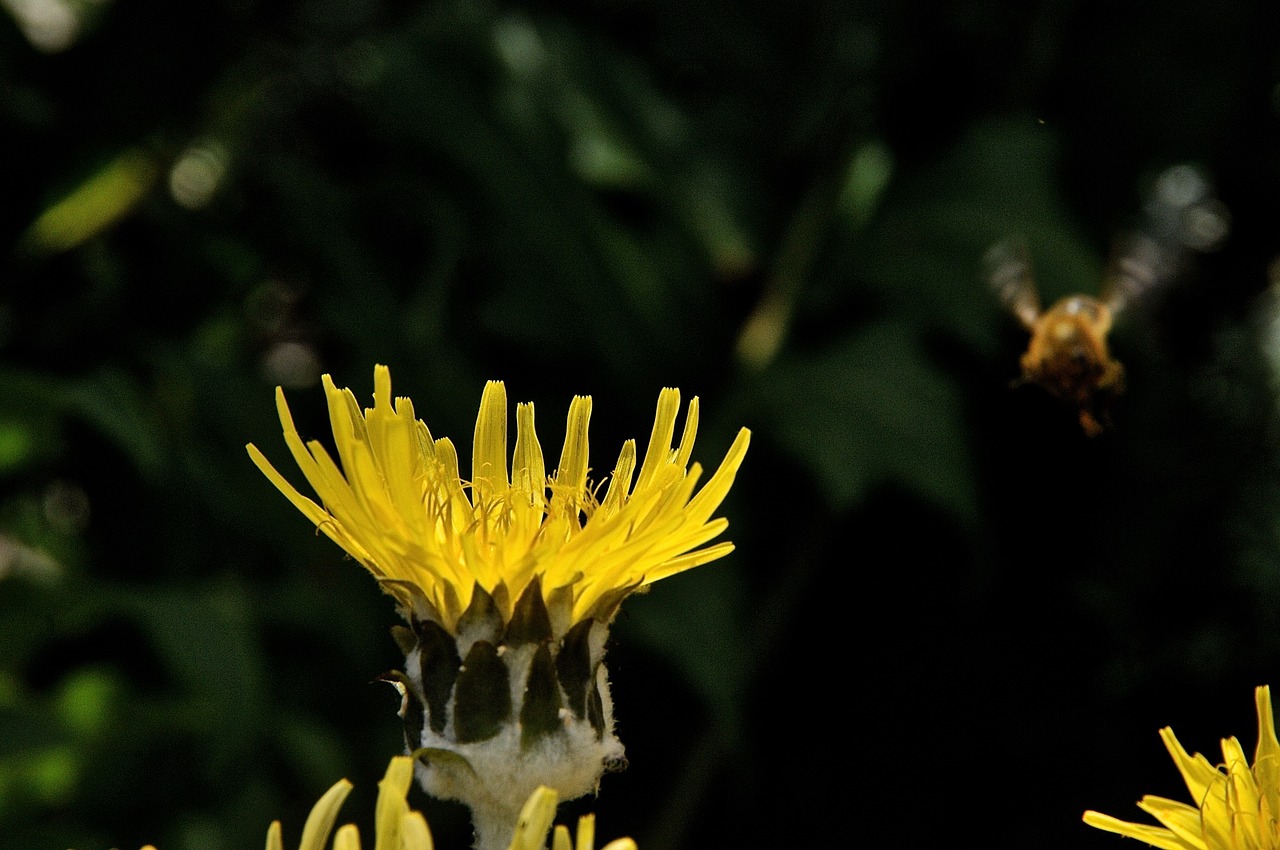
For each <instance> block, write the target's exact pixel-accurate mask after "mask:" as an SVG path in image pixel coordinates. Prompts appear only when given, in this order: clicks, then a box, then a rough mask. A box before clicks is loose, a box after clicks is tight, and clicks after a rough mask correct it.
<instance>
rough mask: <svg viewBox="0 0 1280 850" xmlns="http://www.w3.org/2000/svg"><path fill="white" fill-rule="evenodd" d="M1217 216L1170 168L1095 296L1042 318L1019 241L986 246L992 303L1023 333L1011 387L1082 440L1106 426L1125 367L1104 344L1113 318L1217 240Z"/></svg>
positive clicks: (1222, 227)
mask: <svg viewBox="0 0 1280 850" xmlns="http://www.w3.org/2000/svg"><path fill="white" fill-rule="evenodd" d="M1228 229H1229V219H1228V217H1227V213H1226V209H1225V207H1223V206H1222V204H1221V203H1220V202H1219V201H1218V200H1217V199H1216V198H1214V197H1213V193H1212V189H1211V187H1210V185H1209V182H1208V181H1207V180H1206V179H1205V178H1204V177H1203V176H1202V175H1201V174H1200V172H1198V171H1197V170H1195V169H1194V168H1192V167H1191V166H1187V165H1176V166H1173V167H1172V168H1170V169H1168V170H1167V171H1165V172H1164V173H1162V174H1161V175H1160V177H1159V178H1157V180H1156V182H1155V185H1154V186H1153V188H1152V191H1151V193H1150V195H1149V197H1148V198H1147V202H1146V204H1145V205H1144V227H1143V229H1142V230H1140V231H1139V232H1138V233H1137V234H1135V235H1132V236H1130V237H1128V238H1127V239H1124V240H1123V241H1121V242H1120V244H1119V245H1118V246H1117V248H1116V250H1115V251H1114V252H1113V254H1112V259H1111V262H1110V263H1109V264H1108V268H1107V273H1106V276H1105V277H1104V279H1103V284H1102V289H1101V292H1100V294H1099V295H1098V296H1097V297H1094V296H1091V295H1069V296H1067V297H1066V298H1062V299H1061V300H1059V301H1057V302H1056V303H1054V304H1053V305H1052V306H1050V307H1049V309H1047V310H1046V309H1043V308H1042V307H1041V303H1040V294H1039V291H1038V289H1037V287H1036V282H1035V277H1034V275H1033V272H1032V267H1031V259H1030V254H1029V253H1028V250H1027V247H1026V244H1025V243H1024V242H1023V241H1022V240H1020V239H1013V240H1007V241H1004V242H1000V243H998V244H996V245H995V246H993V247H992V248H991V249H990V250H989V251H988V252H987V254H986V256H985V257H984V259H983V262H984V265H985V267H986V273H987V280H988V282H989V283H990V285H991V287H992V289H994V291H995V293H996V296H997V297H998V298H999V300H1000V303H1001V304H1003V305H1004V306H1005V308H1006V309H1008V310H1009V311H1010V312H1012V313H1013V315H1014V316H1016V317H1017V319H1018V321H1019V322H1021V323H1022V326H1023V327H1024V328H1026V329H1027V331H1028V332H1029V333H1030V334H1031V338H1030V340H1029V342H1028V344H1027V350H1026V352H1025V353H1024V354H1023V355H1022V359H1021V366H1022V375H1021V377H1020V378H1019V379H1018V380H1017V381H1015V385H1018V384H1027V383H1029V384H1036V385H1038V386H1040V387H1042V388H1043V389H1045V390H1047V391H1048V392H1049V393H1050V394H1052V395H1053V396H1055V397H1056V398H1059V399H1061V400H1062V401H1063V402H1066V403H1067V404H1069V405H1070V406H1071V407H1072V408H1074V409H1075V410H1076V412H1077V415H1078V417H1079V419H1080V426H1081V427H1082V428H1083V429H1084V432H1085V434H1087V435H1089V436H1090V437H1094V436H1097V435H1098V434H1101V433H1102V432H1103V431H1104V430H1106V429H1107V428H1108V427H1110V425H1111V406H1112V404H1113V402H1114V401H1115V399H1116V398H1117V397H1118V396H1119V395H1120V394H1121V393H1122V392H1123V391H1124V366H1122V365H1121V364H1120V362H1119V361H1117V360H1116V359H1115V358H1113V357H1112V356H1111V352H1110V349H1109V348H1108V346H1107V336H1108V334H1109V333H1110V331H1111V327H1112V324H1113V323H1114V322H1115V320H1116V317H1117V316H1119V315H1121V314H1122V313H1123V312H1124V311H1125V310H1127V309H1129V308H1130V307H1132V306H1133V305H1134V304H1135V303H1138V302H1139V301H1140V300H1141V299H1142V298H1143V297H1144V296H1146V295H1147V294H1148V293H1150V292H1151V291H1152V290H1154V289H1156V288H1158V287H1161V286H1164V285H1166V284H1167V283H1169V282H1170V281H1171V280H1173V279H1174V278H1175V277H1176V276H1177V274H1178V273H1179V272H1180V271H1181V270H1182V268H1183V267H1184V266H1185V264H1186V261H1187V258H1188V257H1189V255H1190V253H1191V252H1194V251H1208V250H1212V249H1213V248H1216V247H1217V246H1218V245H1219V244H1221V242H1222V240H1223V239H1225V238H1226V234H1227V230H1228Z"/></svg>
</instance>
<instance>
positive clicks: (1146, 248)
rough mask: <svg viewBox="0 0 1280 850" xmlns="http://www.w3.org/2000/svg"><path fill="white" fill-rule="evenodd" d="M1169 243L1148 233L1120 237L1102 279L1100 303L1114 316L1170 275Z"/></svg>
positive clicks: (1171, 267)
mask: <svg viewBox="0 0 1280 850" xmlns="http://www.w3.org/2000/svg"><path fill="white" fill-rule="evenodd" d="M1172 260H1173V257H1172V255H1171V253H1170V251H1169V250H1168V246H1167V245H1166V244H1165V243H1163V242H1162V241H1161V240H1158V239H1155V238H1153V237H1151V236H1149V235H1147V234H1136V235H1132V236H1128V237H1125V238H1124V239H1121V240H1120V241H1119V242H1118V243H1117V245H1116V248H1115V250H1114V251H1113V252H1112V254H1111V260H1110V262H1108V263H1107V271H1106V276H1105V277H1104V278H1103V279H1102V302H1103V303H1104V304H1106V305H1107V307H1108V308H1109V309H1110V310H1111V314H1112V315H1113V316H1114V315H1116V314H1118V313H1119V312H1120V311H1121V310H1124V309H1126V308H1127V307H1128V306H1129V305H1131V304H1133V303H1134V302H1135V301H1138V300H1139V299H1141V298H1142V297H1143V296H1144V295H1146V294H1147V293H1148V292H1150V291H1151V290H1153V289H1155V288H1156V287H1158V286H1160V285H1162V284H1163V283H1164V282H1165V281H1167V280H1169V279H1170V278H1171V277H1172V276H1173V266H1172Z"/></svg>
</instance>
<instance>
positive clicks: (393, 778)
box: [374, 756, 413, 850]
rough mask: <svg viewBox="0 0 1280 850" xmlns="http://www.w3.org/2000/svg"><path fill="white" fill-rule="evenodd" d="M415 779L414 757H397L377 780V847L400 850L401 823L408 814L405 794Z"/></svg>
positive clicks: (375, 822)
mask: <svg viewBox="0 0 1280 850" xmlns="http://www.w3.org/2000/svg"><path fill="white" fill-rule="evenodd" d="M412 782H413V757H412V756H396V757H395V758H393V759H391V761H390V763H389V764H388V765H387V772H386V774H385V775H384V776H383V777H382V781H381V782H379V783H378V805H377V812H376V815H375V819H374V825H375V827H376V830H377V838H376V839H374V840H375V843H374V850H400V824H401V822H402V821H403V820H404V816H405V815H407V814H408V813H409V804H408V803H406V802H405V795H407V794H408V793H409V785H410V784H411V783H412Z"/></svg>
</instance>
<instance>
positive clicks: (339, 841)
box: [333, 823, 360, 850]
mask: <svg viewBox="0 0 1280 850" xmlns="http://www.w3.org/2000/svg"><path fill="white" fill-rule="evenodd" d="M333 850H360V830H358V829H356V827H355V825H354V824H350V823H349V824H347V825H346V826H343V827H340V828H339V829H338V834H337V835H335V836H334V837H333Z"/></svg>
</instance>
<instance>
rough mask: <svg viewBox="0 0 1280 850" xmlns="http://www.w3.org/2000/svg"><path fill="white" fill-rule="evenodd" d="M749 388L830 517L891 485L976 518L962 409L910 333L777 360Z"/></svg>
mask: <svg viewBox="0 0 1280 850" xmlns="http://www.w3.org/2000/svg"><path fill="white" fill-rule="evenodd" d="M752 386H753V389H752V392H753V395H754V397H755V401H756V404H757V405H758V415H759V416H760V418H761V421H762V424H763V425H764V427H765V429H767V433H768V434H770V435H772V437H773V438H774V439H776V440H777V441H778V443H779V444H780V446H781V447H782V448H783V449H784V450H785V451H786V452H788V453H789V454H790V455H792V456H793V457H795V458H796V460H798V461H799V462H800V463H801V464H802V465H803V466H804V468H805V469H806V470H807V471H808V472H809V474H810V475H811V476H813V479H814V481H815V482H816V484H817V485H818V487H819V488H820V490H821V495H822V497H823V498H824V501H825V502H826V503H827V504H828V505H829V506H830V509H831V510H834V511H844V510H848V509H849V508H850V507H852V506H853V505H855V504H856V503H857V502H858V501H859V500H861V499H862V498H864V497H865V496H866V495H867V493H868V492H869V491H870V490H871V489H872V488H874V487H877V486H881V485H884V484H886V483H893V484H897V485H899V486H901V487H904V488H906V489H907V490H909V491H911V492H914V493H916V494H917V495H919V496H921V497H923V498H925V499H928V500H930V501H933V502H935V503H936V504H938V505H939V506H941V507H944V508H946V509H948V510H950V511H952V512H953V513H955V514H956V515H957V516H959V517H961V518H964V519H966V520H973V519H975V518H976V504H975V501H974V499H975V493H974V484H973V469H972V461H971V458H970V455H969V447H968V446H967V444H966V442H965V439H964V436H963V435H964V433H965V428H964V415H965V407H964V403H963V402H964V399H963V397H962V395H961V393H960V391H959V388H958V387H957V386H955V384H954V383H953V382H952V381H951V380H950V379H949V378H948V377H947V375H946V374H945V373H944V372H943V371H942V369H941V368H940V367H939V365H938V364H936V363H934V362H933V361H932V360H931V359H930V358H929V356H928V354H927V353H926V351H925V348H924V346H923V344H922V343H921V341H920V340H919V339H918V337H917V334H916V331H915V330H914V329H913V328H912V327H911V326H909V325H906V324H904V323H902V322H881V323H878V324H875V325H872V326H870V327H868V328H865V329H863V330H861V331H859V332H855V333H851V334H848V335H846V336H844V337H843V338H841V339H839V340H837V341H836V342H834V343H833V344H832V345H830V346H828V347H825V348H822V349H820V350H817V351H814V352H809V353H805V354H791V355H788V356H785V357H783V358H781V359H779V360H778V361H777V363H776V364H775V365H773V366H771V367H769V368H768V369H766V370H765V371H764V372H762V373H761V374H760V375H759V377H758V379H757V380H756V381H755V383H754V384H753V385H752Z"/></svg>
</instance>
